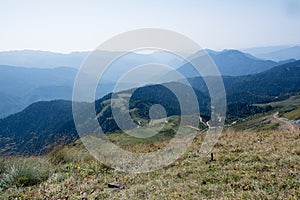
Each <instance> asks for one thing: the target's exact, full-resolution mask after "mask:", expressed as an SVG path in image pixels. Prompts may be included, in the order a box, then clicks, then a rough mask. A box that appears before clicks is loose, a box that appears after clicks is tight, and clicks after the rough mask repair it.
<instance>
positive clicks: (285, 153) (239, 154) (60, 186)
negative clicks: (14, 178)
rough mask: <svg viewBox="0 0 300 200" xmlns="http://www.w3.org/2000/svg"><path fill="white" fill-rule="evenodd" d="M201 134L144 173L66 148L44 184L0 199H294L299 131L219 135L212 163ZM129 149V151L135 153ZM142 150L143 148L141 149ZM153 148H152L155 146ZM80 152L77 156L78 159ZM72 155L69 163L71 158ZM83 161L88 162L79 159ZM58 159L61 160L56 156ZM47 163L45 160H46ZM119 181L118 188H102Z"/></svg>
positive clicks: (299, 173)
mask: <svg viewBox="0 0 300 200" xmlns="http://www.w3.org/2000/svg"><path fill="white" fill-rule="evenodd" d="M202 141H203V136H202V135H200V134H199V136H198V137H197V138H196V139H195V141H194V143H193V145H192V146H191V147H190V149H189V151H188V152H187V153H186V154H185V155H184V156H183V157H182V158H180V159H179V160H177V161H176V162H174V163H173V164H172V165H170V166H168V167H166V168H164V169H161V170H159V171H154V172H151V173H144V174H126V173H122V172H118V171H115V170H114V169H111V168H109V167H108V166H105V165H103V164H100V163H99V162H97V161H95V160H93V159H90V157H89V154H87V152H82V151H83V149H82V148H79V147H78V145H79V146H80V143H78V145H75V146H69V147H66V148H65V149H64V150H63V151H64V152H65V153H66V152H68V153H69V155H68V156H67V162H65V163H61V164H58V165H54V164H53V166H52V167H53V169H52V174H51V176H50V177H49V178H48V180H46V181H44V182H42V183H40V184H38V185H35V186H30V187H20V188H15V187H11V188H9V189H6V190H2V191H1V193H2V195H0V197H1V199H9V198H16V197H19V198H20V199H34V198H36V199H43V198H45V199H64V198H65V197H66V196H68V197H69V198H70V199H79V198H83V197H87V198H88V199H299V198H300V190H299V188H300V165H299V163H300V147H299V144H300V133H299V132H284V131H278V130H271V131H261V132H240V131H239V132H235V131H229V130H227V131H225V132H224V133H223V134H222V136H221V137H220V139H219V141H218V143H217V144H216V145H215V148H214V149H213V153H214V155H215V159H216V161H213V162H207V161H208V160H209V158H210V157H209V156H207V157H199V156H198V154H197V152H198V149H199V148H200V145H201V142H202ZM136 148H137V147H133V150H137V149H136ZM143 148H146V147H143ZM155 148H157V146H155ZM79 151H80V156H79V157H78V154H79ZM72 156H74V158H73V159H72V158H71V157H72ZM82 157H86V158H88V159H84V158H82ZM62 159H63V158H62ZM50 160H51V159H50ZM114 181H119V182H121V183H122V184H123V185H124V186H125V189H123V190H115V189H110V188H108V186H107V184H108V183H110V182H114Z"/></svg>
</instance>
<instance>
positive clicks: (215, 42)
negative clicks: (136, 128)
mask: <svg viewBox="0 0 300 200" xmlns="http://www.w3.org/2000/svg"><path fill="white" fill-rule="evenodd" d="M139 28H162V29H169V30H172V31H176V32H178V33H181V34H184V35H186V36H187V37H189V38H191V39H192V40H194V41H196V42H197V43H198V44H199V45H200V46H201V47H203V48H210V49H214V50H221V49H230V48H232V49H241V48H251V47H259V46H276V45H296V44H297V45H299V44H300V1H299V0H222V1H221V0H97V1H96V0H95V1H93V0H82V1H76V0H60V1H58V0H43V1H40V0H24V1H18V0H0V30H1V33H0V36H1V37H0V51H7V50H22V49H33V50H46V51H54V52H64V53H68V52H72V51H90V50H94V49H95V48H97V46H99V45H100V44H101V43H102V42H104V41H106V40H107V39H109V38H111V37H112V36H115V35H118V34H120V33H122V32H126V31H130V30H135V29H139Z"/></svg>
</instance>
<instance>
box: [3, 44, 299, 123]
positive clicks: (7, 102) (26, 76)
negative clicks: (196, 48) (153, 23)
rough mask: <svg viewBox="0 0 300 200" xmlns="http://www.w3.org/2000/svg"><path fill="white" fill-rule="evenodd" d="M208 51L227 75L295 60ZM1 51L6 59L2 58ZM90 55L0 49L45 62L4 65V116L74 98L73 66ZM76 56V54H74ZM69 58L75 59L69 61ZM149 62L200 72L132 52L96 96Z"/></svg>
mask: <svg viewBox="0 0 300 200" xmlns="http://www.w3.org/2000/svg"><path fill="white" fill-rule="evenodd" d="M207 52H208V54H209V55H210V57H211V58H212V59H213V61H214V62H215V64H216V65H217V67H218V68H219V71H220V72H221V74H222V75H225V76H241V75H248V74H256V73H260V72H262V71H266V70H268V69H271V68H272V67H274V66H277V65H280V64H283V63H286V62H292V61H293V60H287V61H283V62H274V61H270V60H261V59H258V58H256V57H254V56H252V55H250V54H245V53H242V52H240V51H237V50H224V51H221V52H217V51H213V50H207ZM103 53H104V55H106V53H107V54H108V55H111V54H113V53H114V52H103ZM6 54H7V57H6ZM18 54H20V55H18ZM1 55H2V58H3V59H4V60H3V59H2V58H1ZM13 55H15V56H16V58H15V59H13ZM87 55H88V52H77V53H76V52H75V53H70V54H58V53H52V52H44V51H31V50H25V51H12V52H0V63H1V62H2V61H3V62H4V61H5V59H6V60H10V61H12V62H13V63H15V64H17V63H23V61H24V63H23V64H33V66H36V65H38V64H41V66H39V67H40V68H29V67H28V66H27V67H14V66H5V65H0V94H1V97H0V98H1V100H2V104H1V105H0V118H1V117H5V116H8V115H9V114H12V113H16V112H19V111H21V110H22V109H24V108H25V107H26V106H28V105H29V104H31V103H34V102H37V101H47V100H54V99H64V100H71V97H72V90H73V84H74V80H75V77H76V74H77V69H75V68H73V67H76V65H77V67H79V66H78V65H79V63H81V62H82V61H83V60H84V58H85V57H86V56H87ZM19 56H20V57H19ZM74 56H75V57H76V58H74ZM197 56H198V55H197V54H195V55H194V58H195V60H196V62H197ZM1 59H2V60H1ZM69 60H70V61H72V62H69ZM36 61H37V62H36ZM48 61H49V62H48ZM149 62H150V63H151V62H158V63H161V64H165V65H169V64H171V65H172V66H173V67H174V68H175V69H176V70H177V71H178V72H180V73H181V74H182V75H184V76H185V77H194V76H198V75H199V74H198V73H197V72H196V71H195V69H194V68H193V67H192V66H191V65H190V64H189V63H185V62H184V61H182V60H179V59H177V58H174V59H173V58H172V55H171V54H168V53H164V52H153V53H151V54H136V53H130V54H128V55H127V56H126V57H124V58H122V59H120V60H117V61H116V62H115V63H114V64H113V65H112V66H113V67H110V68H109V69H108V70H107V71H106V73H107V74H106V75H105V76H104V77H102V80H103V81H104V82H103V83H101V88H99V89H98V90H97V93H96V97H97V98H100V97H101V96H103V95H105V94H108V93H109V92H111V91H112V90H113V88H114V84H115V83H116V82H117V80H118V79H119V78H120V77H121V76H122V75H123V73H125V72H128V71H130V70H131V69H132V68H133V67H135V66H137V65H143V64H145V63H149ZM67 63H69V64H70V65H71V64H72V65H73V64H74V63H77V64H75V65H74V66H73V67H72V68H71V67H58V68H53V69H49V68H47V69H43V67H46V65H47V66H54V65H59V64H60V65H64V64H67ZM69 64H67V65H69ZM180 66H181V67H180Z"/></svg>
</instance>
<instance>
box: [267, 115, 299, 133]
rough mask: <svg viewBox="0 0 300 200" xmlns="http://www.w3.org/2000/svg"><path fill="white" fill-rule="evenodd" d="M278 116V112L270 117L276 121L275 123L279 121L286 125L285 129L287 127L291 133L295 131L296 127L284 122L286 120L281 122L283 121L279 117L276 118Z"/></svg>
mask: <svg viewBox="0 0 300 200" xmlns="http://www.w3.org/2000/svg"><path fill="white" fill-rule="evenodd" d="M278 114H279V112H276V113H274V114H273V115H272V117H273V118H274V119H275V120H277V121H279V122H282V123H284V124H286V125H287V127H289V129H290V130H291V131H296V130H297V128H296V125H294V124H293V123H291V122H289V121H286V120H283V119H281V118H279V117H278Z"/></svg>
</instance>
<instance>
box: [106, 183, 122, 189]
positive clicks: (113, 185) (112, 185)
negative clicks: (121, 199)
mask: <svg viewBox="0 0 300 200" xmlns="http://www.w3.org/2000/svg"><path fill="white" fill-rule="evenodd" d="M108 187H109V188H117V189H121V190H122V189H124V188H125V187H124V186H123V184H122V183H120V182H113V183H109V184H108Z"/></svg>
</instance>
